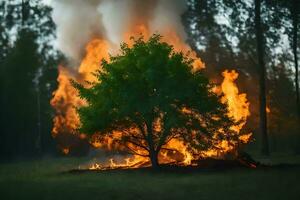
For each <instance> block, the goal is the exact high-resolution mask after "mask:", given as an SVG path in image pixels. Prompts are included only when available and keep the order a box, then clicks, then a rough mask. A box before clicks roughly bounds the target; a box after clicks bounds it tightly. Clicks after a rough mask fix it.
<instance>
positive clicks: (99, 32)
mask: <svg viewBox="0 0 300 200" xmlns="http://www.w3.org/2000/svg"><path fill="white" fill-rule="evenodd" d="M185 4H186V2H185V0H53V1H52V2H51V6H52V7H53V20H54V22H55V23H56V25H57V45H58V48H59V49H60V50H61V51H62V52H63V53H64V54H65V55H66V56H67V57H69V58H70V59H72V60H75V61H76V60H77V61H79V60H80V59H81V58H82V54H83V52H84V47H85V46H86V44H87V42H88V41H89V40H90V39H91V38H92V37H100V38H104V39H106V40H109V41H110V42H112V43H114V44H116V45H118V44H119V43H120V42H122V39H123V36H124V32H125V31H127V30H128V27H130V26H131V25H132V24H134V23H140V22H143V23H146V25H147V26H148V27H149V29H150V32H151V33H162V32H163V31H164V29H166V28H172V29H173V30H176V32H177V34H178V35H179V36H180V37H181V38H182V39H185V33H184V29H183V26H182V24H181V15H182V13H183V12H184V11H185ZM165 37H167V36H165Z"/></svg>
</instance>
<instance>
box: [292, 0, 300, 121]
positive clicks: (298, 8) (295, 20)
mask: <svg viewBox="0 0 300 200" xmlns="http://www.w3.org/2000/svg"><path fill="white" fill-rule="evenodd" d="M290 10H291V18H292V24H293V28H292V29H293V31H292V33H293V34H292V35H293V37H292V38H293V40H292V47H293V55H294V65H295V87H296V103H297V111H298V117H299V118H300V94H299V67H298V29H299V16H300V3H299V1H297V0H293V1H292V3H291V5H290Z"/></svg>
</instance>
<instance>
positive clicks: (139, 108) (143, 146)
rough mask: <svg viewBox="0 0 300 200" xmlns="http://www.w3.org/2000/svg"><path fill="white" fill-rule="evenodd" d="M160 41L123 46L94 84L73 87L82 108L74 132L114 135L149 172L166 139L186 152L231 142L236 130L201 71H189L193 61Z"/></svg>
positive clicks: (138, 42) (157, 164)
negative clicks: (146, 161)
mask: <svg viewBox="0 0 300 200" xmlns="http://www.w3.org/2000/svg"><path fill="white" fill-rule="evenodd" d="M160 38H161V37H160V36H159V35H153V36H152V37H151V38H150V39H149V40H148V41H146V42H145V41H144V40H143V38H139V39H136V40H134V44H133V46H132V48H130V47H129V46H128V45H127V44H122V45H121V52H120V54H119V55H117V56H112V57H111V58H110V62H108V61H105V60H103V61H102V69H99V70H98V71H97V72H96V73H95V76H96V77H97V79H98V82H96V83H89V84H90V86H89V87H84V86H83V85H81V84H78V83H75V82H74V86H75V88H77V90H78V91H79V95H80V97H81V98H83V99H84V100H85V101H86V102H87V105H86V106H84V107H80V108H78V113H79V116H80V120H81V126H80V128H79V131H80V132H83V133H87V134H93V133H96V132H97V133H99V134H100V135H102V136H106V137H107V136H111V137H112V135H113V132H114V131H118V132H119V133H121V135H120V136H119V137H118V138H114V139H115V140H117V141H118V143H119V144H121V145H123V146H124V147H126V149H127V150H128V151H129V152H131V153H133V154H138V155H141V156H147V157H149V158H150V161H151V163H152V166H153V167H154V168H157V167H158V166H159V161H158V154H159V152H160V150H161V149H163V148H164V145H165V144H166V143H168V141H169V140H170V139H172V138H178V139H180V140H182V141H184V142H185V143H186V144H188V145H189V147H190V148H191V149H192V148H205V147H206V148H207V147H209V146H210V142H211V140H212V136H216V135H217V136H218V137H223V138H231V137H232V135H233V133H234V131H233V130H231V129H230V128H229V127H230V126H231V125H233V124H235V123H234V122H233V120H232V119H231V118H229V117H228V116H227V114H226V113H227V107H226V105H224V104H222V103H221V102H220V96H217V95H216V94H215V93H213V92H212V87H213V85H211V84H210V83H209V81H208V79H207V78H206V77H205V76H204V75H203V73H202V71H193V68H192V63H193V60H192V59H190V58H188V57H187V56H185V55H184V54H183V53H181V52H179V53H178V52H174V51H173V48H172V46H170V45H168V44H167V43H162V42H160ZM216 133H219V134H216Z"/></svg>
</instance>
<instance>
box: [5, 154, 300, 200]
mask: <svg viewBox="0 0 300 200" xmlns="http://www.w3.org/2000/svg"><path fill="white" fill-rule="evenodd" d="M85 161H86V159H82V158H81V159H78V158H51V159H42V160H35V161H15V162H12V163H5V164H1V165H0V199H3V200H10V199H13V200H15V199H31V200H32V199H39V200H48V199H49V200H50V199H55V200H59V199H64V200H67V199H72V200H77V199H80V200H83V199H89V200H94V199H101V200H102V199H112V200H115V199H135V200H138V199H149V200H150V199H151V200H152V199H186V200H187V199H201V200H202V199H209V200H211V199H230V200H233V199H239V200H240V199H243V200H246V199H272V200H276V199H299V196H300V181H299V178H300V167H299V166H298V167H297V166H294V167H282V168H267V169H246V168H235V169H226V170H225V169H222V170H220V169H219V170H213V169H212V170H209V169H206V170H199V171H197V172H194V171H193V172H188V171H183V172H177V173H175V172H153V171H150V170H122V171H120V170H119V171H105V172H97V173H95V172H93V173H90V172H88V173H73V174H72V173H65V172H66V171H68V170H70V169H72V168H76V167H77V166H78V165H79V164H82V163H83V162H85ZM288 161H291V162H298V161H300V156H293V157H276V158H274V159H272V162H288Z"/></svg>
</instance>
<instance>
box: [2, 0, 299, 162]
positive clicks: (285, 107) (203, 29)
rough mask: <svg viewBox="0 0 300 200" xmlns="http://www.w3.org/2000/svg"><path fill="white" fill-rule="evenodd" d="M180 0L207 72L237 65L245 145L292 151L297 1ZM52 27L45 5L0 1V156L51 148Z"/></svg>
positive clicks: (295, 139)
mask: <svg viewBox="0 0 300 200" xmlns="http://www.w3.org/2000/svg"><path fill="white" fill-rule="evenodd" d="M186 3H187V10H186V12H185V13H184V14H183V16H182V23H183V24H184V26H185V29H186V33H187V36H188V39H187V42H188V43H189V44H190V46H191V47H192V48H193V49H194V50H195V51H196V52H197V53H198V55H199V57H200V58H201V59H202V60H203V61H204V62H205V63H206V66H207V68H206V73H207V75H208V76H209V77H210V78H211V79H216V80H218V81H220V80H221V78H220V77H219V75H220V74H221V72H222V71H223V70H224V69H228V68H229V69H236V70H238V72H239V73H240V78H239V80H238V85H239V86H240V88H241V89H242V92H246V93H247V94H248V98H249V100H250V102H251V113H252V115H251V118H250V120H249V122H248V124H247V127H248V128H249V129H251V130H252V131H253V132H254V135H255V138H256V139H257V142H256V143H255V144H254V145H252V148H253V149H255V150H257V149H260V151H261V152H263V153H264V154H266V155H267V154H269V151H270V149H271V150H272V151H277V150H278V151H280V150H281V149H282V144H283V143H284V144H285V145H286V146H287V149H289V148H290V146H292V149H293V150H294V151H298V152H299V149H300V148H299V141H300V139H299V133H298V132H299V116H300V103H299V101H300V100H299V75H298V72H299V70H298V57H299V50H298V49H299V44H300V42H299V39H298V38H299V31H298V30H299V26H300V25H299V16H300V14H299V13H300V6H299V1H297V0H250V1H243V0H237V1H230V0H187V1H186ZM55 34H56V31H55V24H54V22H53V20H52V18H51V7H48V6H46V5H44V4H43V3H42V2H41V1H38V0H30V1H29V0H22V1H20V0H11V1H1V2H0V45H1V48H0V95H1V96H0V105H1V112H0V121H1V127H0V134H1V140H0V154H1V157H3V158H13V157H17V156H32V155H42V154H44V153H47V152H49V151H50V152H51V151H52V152H53V151H54V149H55V148H54V147H55V144H54V141H53V139H52V138H51V127H52V118H53V115H54V113H53V110H52V108H51V106H50V104H49V102H50V99H51V96H52V92H53V91H54V90H55V89H56V87H57V83H56V78H57V65H58V63H59V62H61V61H62V60H63V55H62V54H61V53H60V52H59V51H57V50H56V49H55V48H54V46H53V41H54V40H55V37H56V36H55ZM266 107H267V108H269V109H270V112H267V109H266ZM283 141H285V142H283ZM256 144H258V145H256ZM260 144H262V145H260ZM291 144H292V145H291Z"/></svg>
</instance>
